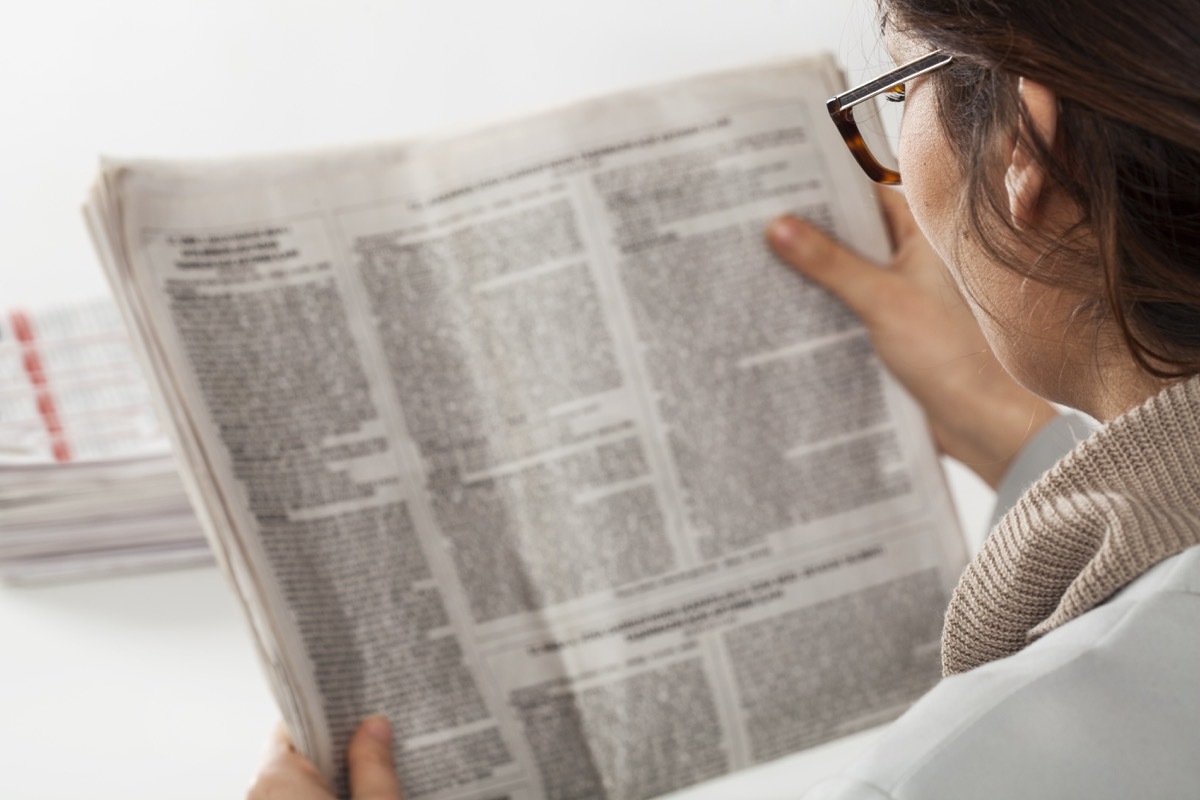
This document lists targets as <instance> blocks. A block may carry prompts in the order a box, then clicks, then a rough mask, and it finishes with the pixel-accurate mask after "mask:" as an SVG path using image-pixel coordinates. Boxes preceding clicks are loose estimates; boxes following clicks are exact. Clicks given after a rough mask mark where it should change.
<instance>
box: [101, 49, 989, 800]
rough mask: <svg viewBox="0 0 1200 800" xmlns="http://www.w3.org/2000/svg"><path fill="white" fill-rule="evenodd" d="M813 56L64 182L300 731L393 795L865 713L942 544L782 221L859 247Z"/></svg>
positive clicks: (764, 736) (704, 758)
mask: <svg viewBox="0 0 1200 800" xmlns="http://www.w3.org/2000/svg"><path fill="white" fill-rule="evenodd" d="M839 83H840V78H839V75H838V71H837V70H836V68H835V67H834V65H833V62H832V59H830V58H827V57H826V58H818V59H812V60H803V61H798V62H794V63H785V64H773V65H768V66H765V67H761V68H757V69H747V70H742V71H736V72H730V73H725V74H718V75H714V76H707V77H703V78H698V79H694V80H690V81H684V82H681V83H677V84H674V85H669V86H662V87H658V88H655V89H652V90H646V91H637V92H630V93H625V94H622V95H619V96H616V97H612V98H607V99H600V100H594V101H590V102H586V103H583V104H581V105H578V106H576V107H573V108H569V109H566V110H562V111H558V112H555V113H547V114H542V115H540V116H536V117H533V118H530V119H527V120H524V121H521V122H515V123H509V124H504V125H500V126H496V127H492V128H490V129H486V130H483V131H478V132H473V133H464V134H458V133H456V134H452V135H445V136H441V137H437V138H433V139H429V140H422V141H414V142H408V143H404V144H398V145H390V146H386V145H380V146H373V147H367V148H362V149H358V150H353V151H347V152H329V153H323V154H316V155H309V156H304V157H283V156H279V157H271V158H261V159H250V160H243V161H236V162H221V163H202V164H196V163H161V162H109V163H106V164H105V165H104V169H103V172H102V176H101V178H100V181H99V182H98V184H97V186H96V188H95V190H94V192H93V194H92V196H91V199H90V203H89V205H88V208H87V217H88V220H89V222H90V226H91V228H92V231H93V235H94V237H95V238H96V240H97V243H98V247H99V250H100V252H101V254H102V256H103V258H104V259H105V261H106V263H107V268H108V270H109V271H110V273H111V276H112V282H113V285H114V287H115V290H116V293H117V296H118V299H119V301H120V303H121V304H122V305H123V307H124V310H125V313H126V314H127V317H128V319H129V321H130V323H131V326H132V327H133V328H134V331H135V334H136V336H135V338H136V339H137V341H138V342H139V343H140V345H141V347H142V348H143V350H144V356H145V358H146V359H147V362H148V363H149V365H150V366H151V368H152V371H153V373H154V374H155V375H156V377H157V383H158V385H159V387H160V390H161V391H160V399H161V402H162V404H163V415H162V416H163V418H164V419H170V420H172V421H173V426H172V436H173V438H174V442H173V443H174V446H175V450H176V452H177V454H178V457H179V459H180V460H181V462H182V463H183V464H184V473H185V479H186V481H187V483H188V485H189V490H190V492H191V493H192V494H193V497H194V499H195V501H196V502H195V505H196V507H197V509H198V513H199V514H200V516H201V520H202V522H203V523H204V525H205V527H206V529H207V530H208V531H209V533H210V537H211V539H212V544H213V547H214V549H215V550H216V552H217V555H218V558H219V560H220V561H221V563H222V564H223V566H224V568H225V569H226V570H227V572H228V575H229V577H230V579H231V580H232V582H233V584H234V586H235V587H236V589H237V592H238V594H239V597H240V598H241V600H242V603H243V605H244V608H245V610H246V613H247V616H248V618H249V619H250V621H251V623H252V625H253V627H254V631H255V634H256V637H257V640H258V642H259V644H260V646H261V651H262V656H263V659H264V663H265V664H266V665H267V671H268V674H269V677H270V680H271V682H272V685H273V687H274V689H275V692H276V695H277V698H278V700H279V703H280V706H281V708H282V711H283V715H284V717H285V719H286V721H287V723H288V725H289V728H290V730H291V731H292V733H293V734H294V737H295V739H296V740H297V744H298V747H299V748H300V749H301V750H302V752H304V753H306V754H307V755H309V756H310V757H312V758H313V759H314V760H315V761H316V763H317V765H318V766H319V767H320V769H321V770H322V771H323V772H324V773H325V774H326V775H328V776H330V778H331V780H333V781H334V782H335V784H336V785H337V786H338V787H339V788H340V789H341V791H342V793H343V794H345V782H344V774H343V773H342V769H341V761H342V754H343V753H344V747H345V745H346V742H347V740H348V737H349V735H350V733H351V731H352V730H353V728H354V727H355V725H356V724H357V723H358V721H359V720H360V719H361V718H362V717H363V716H365V715H367V714H369V713H373V712H383V713H386V714H387V715H389V717H390V718H391V719H392V720H393V722H394V725H395V727H396V729H397V737H398V739H397V747H396V764H397V768H398V770H399V775H400V778H401V781H402V785H403V786H404V790H405V796H406V797H407V798H410V800H419V799H420V798H443V797H445V798H451V797H453V798H463V799H464V800H467V799H468V798H472V799H473V798H478V799H479V800H484V798H487V799H488V800H495V799H496V798H510V800H517V799H518V798H522V799H523V798H541V797H545V798H555V799H563V800H565V799H566V798H592V797H597V798H646V797H652V796H655V795H658V794H662V793H665V792H668V791H671V790H674V789H678V788H680V787H684V786H688V785H691V784H694V783H696V782H699V781H703V780H705V779H708V778H711V777H714V776H718V775H721V774H723V773H726V772H729V771H731V770H735V769H738V768H741V767H744V766H746V765H750V764H756V763H760V762H763V761H767V760H770V759H774V758H776V757H779V756H781V755H783V754H786V753H790V752H793V751H795V750H798V749H801V748H805V747H807V746H810V745H813V744H816V743H819V742H822V741H825V740H828V739H830V738H833V737H838V736H841V735H843V734H846V733H848V732H850V731H854V730H858V729H861V728H864V727H867V726H873V725H876V724H878V723H880V722H882V721H885V720H887V719H890V718H892V717H894V716H895V715H896V714H898V713H899V712H900V711H902V710H903V709H904V708H905V707H906V706H907V705H908V704H909V703H910V702H911V701H912V700H913V699H914V698H916V697H917V696H918V695H920V694H921V693H922V692H923V691H924V690H926V689H927V688H928V687H929V686H930V685H931V684H933V683H934V682H935V681H936V679H937V677H938V674H939V668H938V637H939V632H940V628H941V619H942V613H943V610H944V607H945V603H946V600H947V597H948V593H949V590H950V588H951V587H952V585H953V582H954V580H955V578H956V577H957V575H958V574H959V572H960V570H961V567H962V565H963V564H964V563H965V555H964V551H963V546H962V540H961V536H960V534H959V531H958V529H957V522H956V519H955V515H954V513H953V511H952V507H951V504H950V502H949V499H948V495H947V492H946V488H945V485H944V482H943V479H942V475H941V473H940V470H939V467H938V463H937V460H936V457H935V453H934V449H933V447H932V444H931V440H930V438H929V435H928V433H927V429H926V428H925V426H924V423H923V420H922V419H921V417H920V415H919V413H918V411H917V410H916V408H915V406H914V404H913V403H912V402H911V401H910V400H909V399H908V398H907V397H906V396H905V395H904V394H903V393H902V391H901V390H900V389H899V388H898V387H897V385H896V384H895V383H894V382H893V381H892V380H891V379H890V378H889V377H888V376H887V375H886V374H885V373H884V371H883V370H882V368H881V367H880V364H879V362H878V361H877V359H876V357H875V355H874V354H873V352H872V349H871V347H870V343H869V339H868V337H867V335H866V333H865V331H864V330H863V329H862V327H861V326H860V324H859V323H858V321H857V320H856V319H855V317H854V315H853V314H851V313H850V312H849V311H848V310H847V309H846V308H844V307H843V306H842V305H841V304H839V303H838V302H836V301H835V300H834V299H832V298H831V297H830V296H829V295H827V294H826V293H825V292H823V291H822V290H820V289H818V288H816V287H815V286H813V285H810V284H807V283H806V282H804V281H802V280H801V279H800V278H798V277H797V276H796V275H795V274H794V273H792V272H791V271H790V270H788V269H787V268H786V267H784V266H782V265H781V264H779V263H778V262H777V261H776V260H775V259H774V258H773V257H772V256H771V255H770V254H769V252H768V250H767V248H766V246H765V244H764V242H763V231H764V228H765V226H766V224H767V222H768V221H769V220H770V219H772V218H773V217H774V216H776V215H777V214H779V213H781V212H784V211H791V212H794V213H798V214H801V215H804V216H806V217H808V218H810V219H813V220H815V221H816V222H817V223H818V224H820V225H823V226H824V227H826V228H827V229H829V230H830V231H832V232H833V233H835V234H836V235H837V236H839V237H840V238H842V239H844V240H846V241H848V242H851V243H853V245H854V246H855V247H857V248H858V249H860V250H861V251H862V252H864V253H866V254H868V255H870V256H873V257H876V258H883V257H885V255H886V253H887V250H888V242H887V237H886V233H885V230H884V228H883V226H882V223H881V217H880V214H879V211H878V208H877V206H876V201H875V198H874V195H873V193H872V188H871V186H870V185H869V184H868V183H867V182H866V181H865V180H864V179H863V178H862V176H861V175H859V174H858V171H857V169H856V168H855V167H854V165H853V163H852V162H851V161H850V159H849V158H848V157H847V155H846V153H845V152H844V150H845V148H844V146H843V145H842V143H841V142H840V141H839V140H838V139H837V135H836V133H835V132H834V129H833V127H832V126H831V125H830V124H829V123H828V119H827V117H826V114H825V112H824V109H823V99H824V98H825V97H827V96H829V95H830V94H832V93H833V92H835V91H836V90H837V87H838V85H839Z"/></svg>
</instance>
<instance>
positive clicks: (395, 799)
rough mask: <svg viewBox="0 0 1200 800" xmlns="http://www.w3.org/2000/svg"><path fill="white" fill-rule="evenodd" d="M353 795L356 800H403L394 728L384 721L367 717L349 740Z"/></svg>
mask: <svg viewBox="0 0 1200 800" xmlns="http://www.w3.org/2000/svg"><path fill="white" fill-rule="evenodd" d="M347 761H348V762H349V765H350V795H351V797H353V798H354V800H401V797H400V781H399V780H398V779H397V778H396V769H395V767H394V766H393V765H392V728H391V726H390V725H389V724H388V721H387V720H386V719H385V718H383V717H378V716H376V717H368V718H367V719H366V720H364V721H363V724H362V725H360V726H359V728H358V731H357V732H356V733H355V734H354V738H352V739H351V740H350V749H349V752H348V753H347Z"/></svg>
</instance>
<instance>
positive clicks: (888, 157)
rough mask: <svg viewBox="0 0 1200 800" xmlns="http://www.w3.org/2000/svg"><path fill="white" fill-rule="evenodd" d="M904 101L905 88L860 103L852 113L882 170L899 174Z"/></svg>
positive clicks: (893, 89)
mask: <svg viewBox="0 0 1200 800" xmlns="http://www.w3.org/2000/svg"><path fill="white" fill-rule="evenodd" d="M903 99H904V87H903V86H902V85H901V86H897V87H894V88H892V89H889V90H888V91H886V92H883V93H882V94H878V95H876V96H875V97H872V98H871V99H870V100H866V101H864V102H862V103H859V104H858V105H856V106H855V107H854V108H853V110H852V111H851V113H852V114H853V115H854V121H855V122H856V123H858V132H859V133H860V134H862V137H863V142H864V143H865V144H866V145H867V149H868V150H870V151H871V155H872V156H873V157H874V158H875V160H876V161H878V162H879V164H880V166H883V167H885V168H887V169H890V170H895V171H899V169H900V162H899V160H898V159H897V158H896V153H897V152H898V151H899V145H900V117H901V116H902V114H903V111H904V103H903V102H901V101H902V100H903Z"/></svg>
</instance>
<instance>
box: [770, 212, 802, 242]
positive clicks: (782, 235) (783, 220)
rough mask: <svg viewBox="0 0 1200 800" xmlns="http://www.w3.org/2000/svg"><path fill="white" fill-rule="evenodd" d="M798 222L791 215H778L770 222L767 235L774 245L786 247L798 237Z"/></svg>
mask: <svg viewBox="0 0 1200 800" xmlns="http://www.w3.org/2000/svg"><path fill="white" fill-rule="evenodd" d="M800 230H801V229H800V224H799V223H798V222H796V220H794V219H792V218H791V217H780V218H779V219H777V220H775V221H774V222H772V223H771V225H770V227H769V228H768V229H767V235H768V236H770V237H771V241H773V242H774V243H775V244H776V245H778V246H780V247H788V246H790V245H793V244H795V243H796V240H798V239H799V238H800Z"/></svg>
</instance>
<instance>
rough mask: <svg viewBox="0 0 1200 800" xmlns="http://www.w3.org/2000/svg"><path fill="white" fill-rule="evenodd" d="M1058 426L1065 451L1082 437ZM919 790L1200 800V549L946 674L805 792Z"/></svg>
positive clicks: (821, 798)
mask: <svg viewBox="0 0 1200 800" xmlns="http://www.w3.org/2000/svg"><path fill="white" fill-rule="evenodd" d="M1058 434H1059V440H1058V441H1059V443H1060V446H1061V444H1062V443H1063V442H1064V441H1066V442H1068V443H1069V438H1072V437H1068V439H1066V440H1064V439H1063V438H1062V437H1061V431H1059V432H1058ZM1050 438H1054V436H1053V435H1051V437H1050ZM1033 444H1036V442H1035V443H1033ZM1043 444H1044V442H1043ZM1032 446H1033V445H1031V447H1032ZM1062 452H1063V451H1062V450H1061V449H1060V450H1058V455H1061V454H1062ZM1023 460H1025V461H1027V462H1029V461H1036V460H1037V459H1034V458H1025V456H1024V455H1023ZM1027 466H1028V464H1027ZM1014 471H1017V470H1014ZM1022 471H1024V470H1022ZM1016 477H1017V479H1029V478H1031V477H1032V478H1036V477H1037V476H1036V474H1035V475H1032V476H1029V475H1018V476H1016ZM1198 479H1200V476H1198ZM917 798H920V800H942V799H943V798H944V799H945V800H993V798H994V799H995V800H1000V799H1001V798H1004V800H1012V798H1020V800H1041V799H1042V798H1045V799H1046V800H1050V798H1053V799H1054V800H1070V799H1071V798H1086V800H1107V799H1108V798H1112V799H1113V800H1117V798H1120V800H1149V799H1151V798H1171V799H1172V800H1176V799H1177V798H1200V547H1193V548H1191V549H1190V550H1186V551H1184V552H1183V553H1181V554H1179V555H1177V556H1174V557H1173V558H1170V559H1168V560H1166V561H1163V562H1161V563H1160V564H1158V565H1157V566H1155V567H1154V568H1153V569H1151V570H1150V571H1148V572H1146V573H1145V574H1143V575H1142V576H1141V577H1139V578H1138V579H1137V580H1135V581H1134V582H1133V583H1131V584H1129V585H1128V586H1126V587H1125V588H1124V589H1122V590H1121V591H1120V592H1118V593H1117V594H1116V595H1114V596H1113V598H1112V599H1110V600H1109V601H1107V602H1105V603H1104V604H1102V605H1100V606H1098V607H1096V608H1094V609H1092V610H1091V611H1088V612H1087V613H1085V614H1083V615H1081V616H1079V617H1078V618H1076V619H1074V620H1072V621H1070V622H1068V623H1066V624H1065V625H1063V626H1061V627H1059V628H1057V629H1055V630H1053V631H1051V632H1050V633H1048V634H1047V635H1046V636H1044V637H1042V638H1041V639H1039V640H1037V641H1036V642H1034V643H1033V644H1032V645H1030V646H1029V647H1026V648H1025V649H1024V650H1021V651H1020V652H1018V653H1016V654H1014V655H1012V656H1010V657H1008V658H1004V659H1001V660H999V661H994V662H991V663H989V664H986V665H984V666H981V667H978V668H976V669H973V670H971V671H969V672H965V673H962V674H959V675H955V676H953V677H950V678H946V679H945V680H943V681H942V682H941V683H940V684H938V685H937V686H936V687H934V689H932V690H931V691H930V692H929V693H928V694H926V695H925V697H923V698H922V699H921V700H920V701H919V702H917V704H916V705H914V706H913V707H912V708H911V709H910V710H909V711H908V712H907V713H906V714H905V715H904V716H903V717H901V718H900V719H899V720H897V721H896V722H895V723H893V724H892V726H891V727H890V728H889V729H888V730H887V731H886V732H885V733H884V734H883V736H882V738H881V739H880V741H879V742H878V744H877V745H876V747H875V748H874V749H873V750H872V751H871V752H869V753H868V754H867V755H866V756H864V757H863V758H862V759H860V760H859V761H857V762H856V763H855V764H853V765H851V766H850V767H849V768H848V769H847V770H846V771H845V773H844V774H843V776H842V777H840V778H836V779H833V780H831V781H826V782H824V783H822V784H820V785H818V786H817V787H815V788H814V789H813V790H812V791H810V792H809V793H808V794H806V795H805V796H804V800H910V799H912V800H916V799H917Z"/></svg>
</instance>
